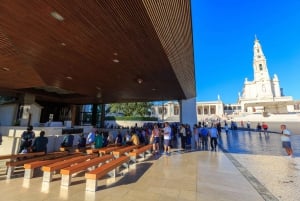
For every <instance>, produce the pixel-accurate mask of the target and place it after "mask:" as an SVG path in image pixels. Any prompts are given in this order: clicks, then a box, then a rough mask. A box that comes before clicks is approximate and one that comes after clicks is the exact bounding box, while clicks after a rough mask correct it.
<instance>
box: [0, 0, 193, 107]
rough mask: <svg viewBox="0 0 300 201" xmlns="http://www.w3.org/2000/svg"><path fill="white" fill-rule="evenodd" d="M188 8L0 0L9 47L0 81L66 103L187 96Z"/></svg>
mask: <svg viewBox="0 0 300 201" xmlns="http://www.w3.org/2000/svg"><path fill="white" fill-rule="evenodd" d="M53 12H55V13H57V14H60V15H61V16H62V17H63V20H62V21H59V20H57V19H55V18H54V17H52V14H53ZM189 12H190V8H189V1H184V0H169V1H167V0H166V1H154V0H153V1H150V0H148V1H141V0H110V1H102V0H94V1H92V0H91V1H80V0H64V1H54V0H48V1H47V0H45V1H37V0H32V1H23V0H14V1H10V0H3V2H2V3H1V4H0V21H1V24H0V30H1V31H2V33H3V36H1V35H0V41H3V42H1V43H0V51H2V50H4V53H9V52H12V53H14V54H11V55H9V54H8V55H5V59H1V60H0V67H2V66H10V71H3V70H2V71H1V69H0V75H1V80H2V81H0V88H10V89H11V88H13V89H19V91H22V92H30V93H35V94H36V95H37V98H40V99H47V100H52V101H60V102H70V103H95V102H127V101H148V100H170V99H184V98H190V97H194V96H195V86H194V77H193V76H194V67H193V58H192V51H193V48H192V45H191V43H192V37H191V27H190V23H191V22H190V14H189ZM173 19H175V21H174V20H173ZM172 20H173V21H172ZM4 36H5V37H4ZM11 44H13V45H11ZM0 53H1V52H0ZM1 57H2V58H3V57H4V55H1ZM113 59H118V60H119V61H120V62H119V63H114V62H113V61H112V60H113ZM5 61H6V62H5ZM11 72H14V73H15V72H17V74H13V73H11ZM20 73H21V74H22V77H23V78H24V80H22V81H21V82H20V83H19V82H18V84H16V83H13V81H11V79H12V78H13V79H14V81H15V80H20V79H18V78H19V76H20ZM67 77H71V78H72V79H67ZM138 78H142V79H143V83H142V84H137V79H138ZM99 88H101V89H100V90H99ZM55 90H56V92H55ZM99 92H101V98H99V97H97V94H98V93H99Z"/></svg>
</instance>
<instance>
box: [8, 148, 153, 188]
mask: <svg viewBox="0 0 300 201" xmlns="http://www.w3.org/2000/svg"><path fill="white" fill-rule="evenodd" d="M112 148H113V149H112ZM151 149H152V146H151V145H145V146H142V147H137V146H125V147H110V148H106V149H104V148H103V149H101V154H100V156H99V157H98V154H93V153H94V152H91V153H90V154H87V155H83V154H82V153H75V154H71V155H70V154H68V152H60V153H51V154H47V155H41V156H40V155H38V156H37V157H34V158H30V159H26V160H19V161H10V162H7V167H8V174H7V177H8V178H10V176H11V174H12V170H13V167H16V166H20V165H22V164H23V165H24V168H25V174H24V178H25V179H31V178H32V177H33V175H34V170H35V169H37V168H41V167H42V171H43V182H50V181H52V176H53V174H54V172H57V171H60V174H61V175H62V181H61V186H64V187H68V186H70V185H71V178H72V175H73V174H75V173H79V172H82V171H86V170H87V169H93V170H91V171H90V172H87V173H86V174H85V178H86V190H87V191H96V189H97V180H98V179H99V178H101V177H103V176H104V175H107V174H108V173H110V175H111V176H115V175H116V173H117V170H118V169H119V167H120V166H125V167H126V168H128V167H129V162H130V161H133V162H136V159H137V157H138V156H141V157H143V158H145V154H146V153H147V152H150V151H151ZM104 150H105V151H104ZM98 151H100V150H98ZM99 153H100V152H99ZM27 157H29V156H27Z"/></svg>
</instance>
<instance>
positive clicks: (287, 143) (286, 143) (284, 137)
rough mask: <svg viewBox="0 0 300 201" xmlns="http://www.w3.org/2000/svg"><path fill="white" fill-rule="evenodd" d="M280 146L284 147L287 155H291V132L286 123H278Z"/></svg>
mask: <svg viewBox="0 0 300 201" xmlns="http://www.w3.org/2000/svg"><path fill="white" fill-rule="evenodd" d="M280 129H281V142H282V147H283V148H285V151H286V153H287V154H288V156H289V157H291V158H292V157H293V149H292V145H291V139H290V138H291V132H290V131H289V130H288V129H287V128H286V125H284V124H282V125H280Z"/></svg>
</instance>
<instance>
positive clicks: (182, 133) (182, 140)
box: [179, 124, 186, 149]
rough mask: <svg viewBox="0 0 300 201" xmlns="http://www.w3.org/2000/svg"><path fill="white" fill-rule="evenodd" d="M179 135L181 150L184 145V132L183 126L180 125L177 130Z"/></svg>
mask: <svg viewBox="0 0 300 201" xmlns="http://www.w3.org/2000/svg"><path fill="white" fill-rule="evenodd" d="M179 135H180V138H181V148H182V149H185V144H186V130H185V127H184V125H183V124H181V125H180V129H179Z"/></svg>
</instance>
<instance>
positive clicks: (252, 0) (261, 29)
mask: <svg viewBox="0 0 300 201" xmlns="http://www.w3.org/2000/svg"><path fill="white" fill-rule="evenodd" d="M191 2H192V22H193V41H194V59H195V68H196V85H197V86H196V90H197V98H196V99H197V101H212V100H217V96H218V94H219V95H220V97H221V100H222V101H223V102H224V103H236V102H237V98H238V92H241V91H242V88H243V82H244V80H245V78H246V77H247V78H248V80H249V81H252V80H253V67H252V61H253V44H254V36H255V35H256V36H257V38H258V39H259V41H260V43H261V45H262V48H263V52H264V54H265V57H266V59H267V66H268V70H269V73H270V76H271V77H273V75H274V74H277V76H278V78H279V81H280V87H281V88H283V90H284V95H286V96H293V98H294V100H300V90H299V87H300V0H287V1H283V0H191Z"/></svg>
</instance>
